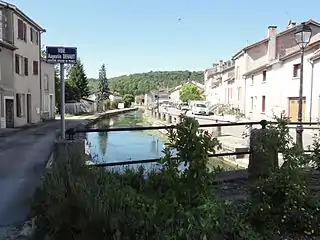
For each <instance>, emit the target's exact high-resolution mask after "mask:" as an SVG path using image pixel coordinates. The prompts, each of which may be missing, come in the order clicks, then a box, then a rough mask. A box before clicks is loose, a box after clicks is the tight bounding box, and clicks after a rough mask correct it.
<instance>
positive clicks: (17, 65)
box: [15, 54, 20, 74]
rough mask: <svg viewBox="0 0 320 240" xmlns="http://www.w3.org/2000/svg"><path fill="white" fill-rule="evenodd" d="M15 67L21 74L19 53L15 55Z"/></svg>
mask: <svg viewBox="0 0 320 240" xmlns="http://www.w3.org/2000/svg"><path fill="white" fill-rule="evenodd" d="M15 69H16V73H17V74H20V56H19V55H18V54H16V55H15Z"/></svg>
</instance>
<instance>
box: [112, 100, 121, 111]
mask: <svg viewBox="0 0 320 240" xmlns="http://www.w3.org/2000/svg"><path fill="white" fill-rule="evenodd" d="M119 103H120V101H119V100H114V101H111V106H110V108H111V109H117V108H118V104H119Z"/></svg>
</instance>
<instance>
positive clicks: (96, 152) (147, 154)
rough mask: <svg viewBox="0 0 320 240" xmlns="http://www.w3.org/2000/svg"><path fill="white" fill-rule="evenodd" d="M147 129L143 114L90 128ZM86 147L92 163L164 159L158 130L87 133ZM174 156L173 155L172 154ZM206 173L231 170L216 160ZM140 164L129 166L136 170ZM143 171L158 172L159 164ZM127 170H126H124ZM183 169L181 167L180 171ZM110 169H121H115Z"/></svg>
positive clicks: (120, 116) (149, 166)
mask: <svg viewBox="0 0 320 240" xmlns="http://www.w3.org/2000/svg"><path fill="white" fill-rule="evenodd" d="M136 126H150V124H148V123H146V122H145V121H144V119H143V112H142V111H136V112H129V113H125V114H121V115H118V116H114V117H111V118H109V119H107V118H106V119H104V120H102V121H100V122H99V123H97V124H96V125H94V126H93V128H121V127H136ZM87 143H88V147H89V149H90V153H91V156H92V159H93V161H94V162H95V163H114V162H124V161H135V160H147V159H155V158H160V157H161V156H163V153H162V150H163V149H164V141H163V136H161V134H160V133H159V132H158V131H157V130H152V131H151V130H149V131H121V132H99V133H97V132H93V133H87ZM173 154H174V153H173ZM209 165H210V166H208V167H209V169H213V168H215V167H222V168H223V169H225V170H232V169H234V166H231V165H230V164H226V162H225V161H223V160H221V159H219V158H211V160H210V164H209ZM139 166H141V164H132V165H130V167H133V168H136V167H139ZM143 166H144V168H145V169H147V170H150V169H160V168H161V165H160V164H158V163H145V164H143ZM125 167H128V166H125ZM184 168H185V167H184V166H183V165H181V167H180V170H183V169H184ZM113 169H123V166H121V167H114V168H113Z"/></svg>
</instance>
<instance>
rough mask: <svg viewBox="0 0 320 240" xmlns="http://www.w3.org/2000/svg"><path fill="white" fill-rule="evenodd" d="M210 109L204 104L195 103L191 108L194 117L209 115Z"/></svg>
mask: <svg viewBox="0 0 320 240" xmlns="http://www.w3.org/2000/svg"><path fill="white" fill-rule="evenodd" d="M207 112H208V108H207V105H206V104H204V103H197V102H195V103H194V104H193V105H192V106H191V113H192V114H194V115H207Z"/></svg>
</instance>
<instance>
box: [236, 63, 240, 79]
mask: <svg viewBox="0 0 320 240" xmlns="http://www.w3.org/2000/svg"><path fill="white" fill-rule="evenodd" d="M236 75H237V76H236V79H239V78H240V67H239V66H237V70H236Z"/></svg>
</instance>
